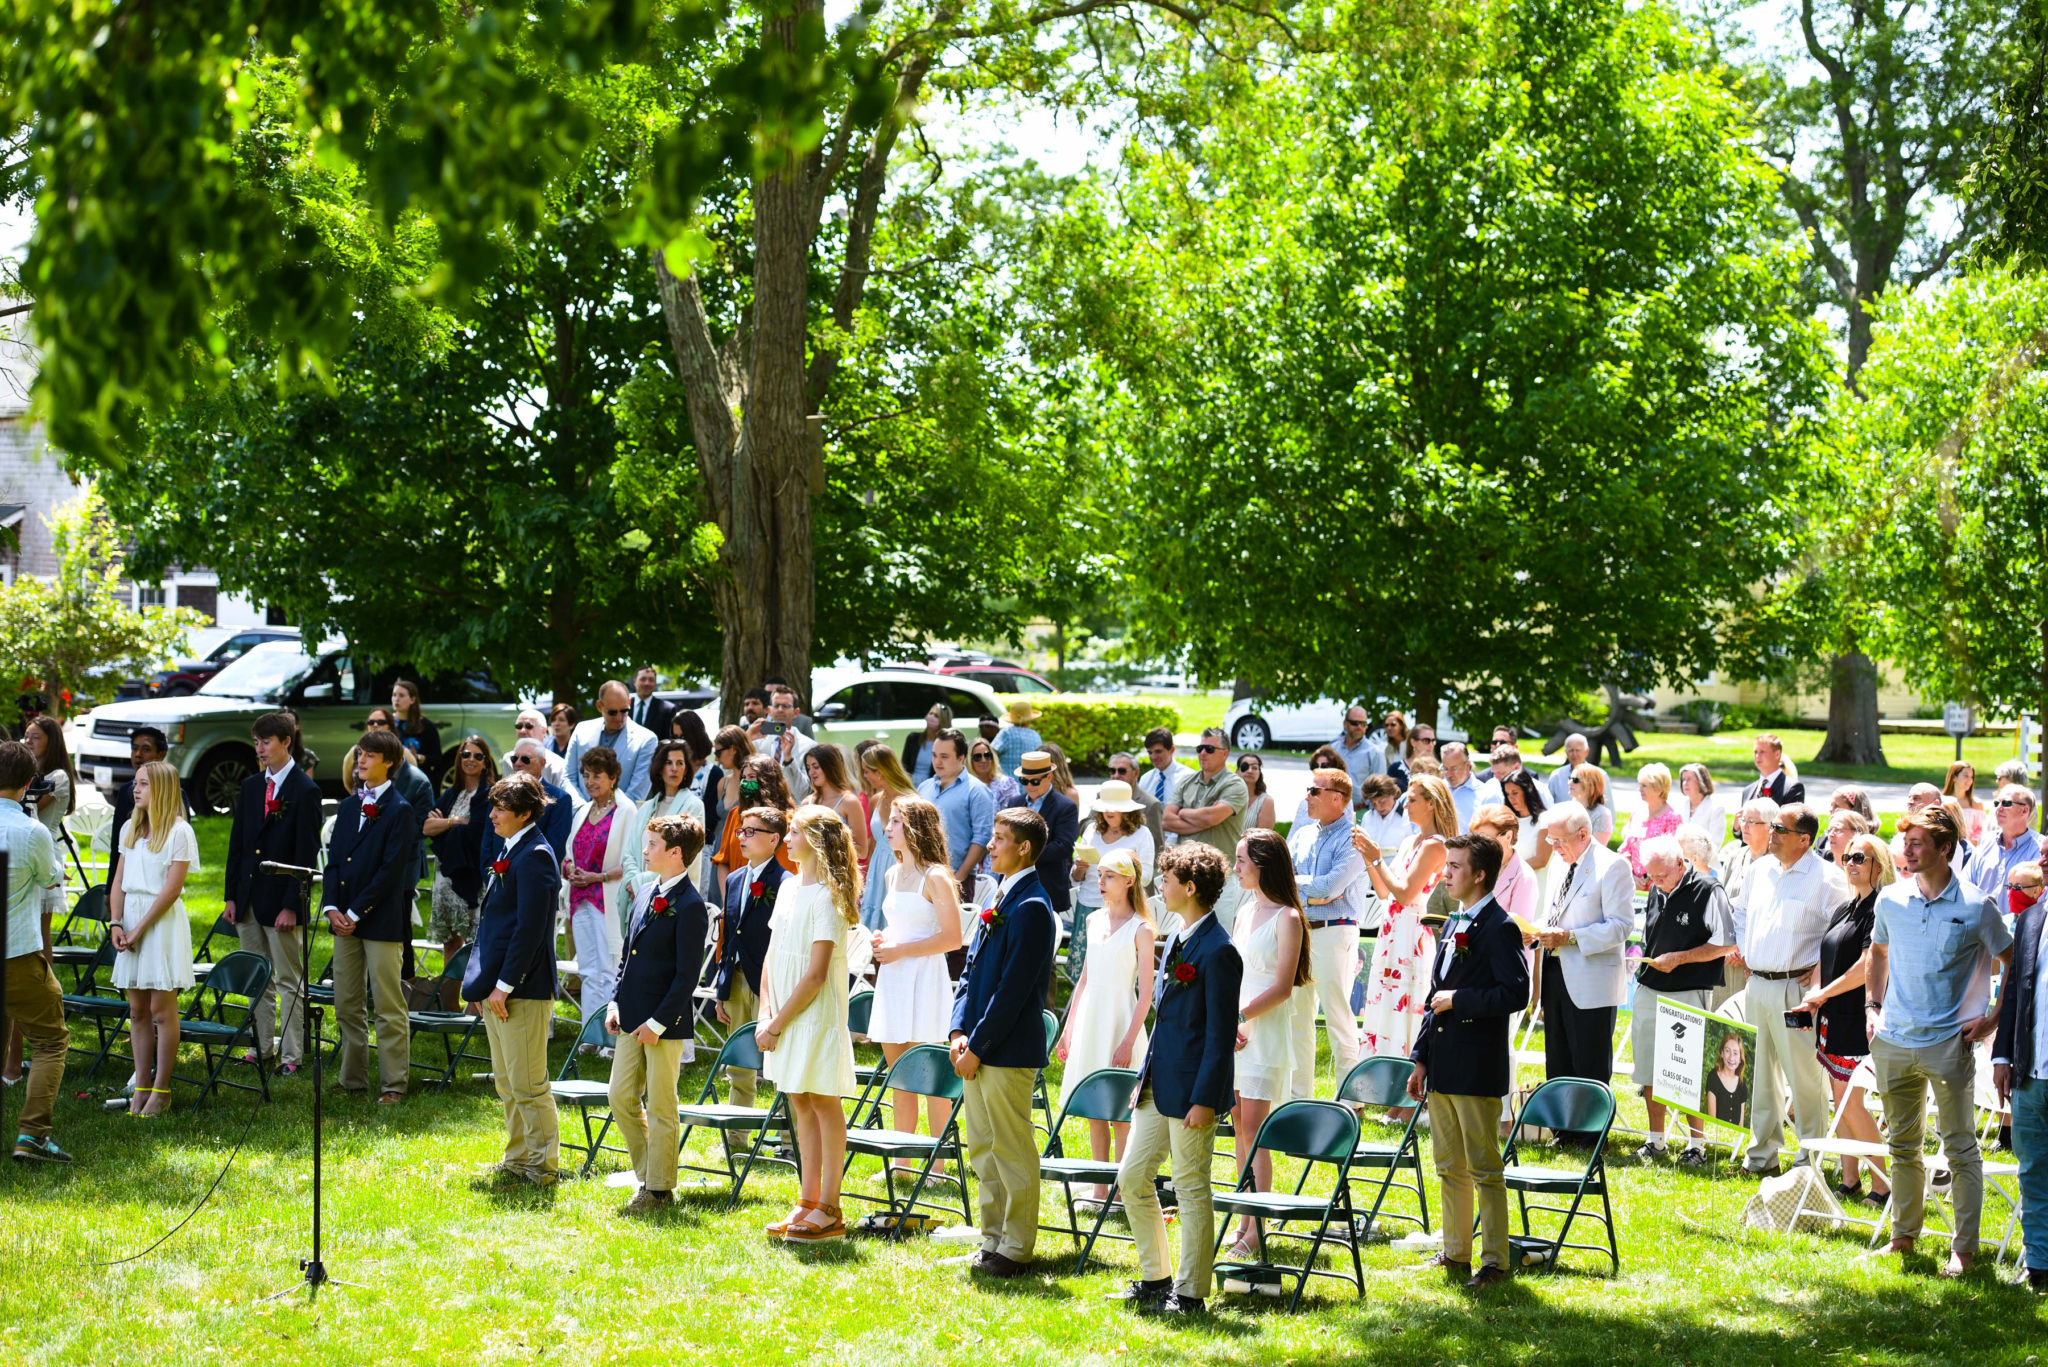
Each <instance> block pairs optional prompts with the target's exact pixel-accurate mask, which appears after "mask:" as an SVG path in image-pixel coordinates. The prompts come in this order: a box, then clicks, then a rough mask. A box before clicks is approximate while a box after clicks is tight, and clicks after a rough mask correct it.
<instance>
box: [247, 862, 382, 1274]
mask: <svg viewBox="0 0 2048 1367" xmlns="http://www.w3.org/2000/svg"><path fill="white" fill-rule="evenodd" d="M258 868H259V870H260V871H261V872H264V873H274V874H279V875H282V876H285V877H289V878H293V879H296V880H297V881H298V886H299V905H300V906H302V907H304V908H305V916H306V933H305V936H304V938H303V939H302V940H301V942H300V945H299V956H300V964H299V1021H300V1024H301V1026H302V1027H303V1028H304V1029H305V1030H306V1033H307V1037H308V1039H309V1040H310V1041H311V1043H312V1046H313V1256H312V1257H310V1258H301V1259H299V1270H300V1272H301V1273H302V1274H303V1275H302V1276H301V1278H300V1280H299V1281H298V1282H297V1283H295V1284H294V1285H291V1286H287V1287H285V1288H284V1289H283V1290H282V1291H273V1292H271V1293H270V1294H269V1295H268V1296H265V1297H264V1298H263V1299H265V1300H267V1301H274V1300H282V1299H283V1298H284V1297H286V1296H289V1295H291V1294H292V1293H293V1292H294V1291H297V1290H298V1289H299V1288H300V1287H301V1286H303V1287H304V1288H305V1289H306V1300H307V1302H308V1303H309V1304H310V1303H311V1302H313V1301H315V1300H318V1299H319V1297H320V1288H321V1287H323V1286H352V1287H355V1288H356V1289H357V1290H358V1291H360V1290H362V1289H363V1285H362V1283H360V1282H345V1281H340V1280H338V1279H336V1278H333V1277H329V1276H328V1275H327V1264H326V1263H325V1262H324V1261H323V1260H322V1259H321V1257H320V1208H321V1186H320V1131H321V1127H322V1121H323V1112H322V1101H323V1099H324V1098H325V1096H326V1093H327V1087H326V1085H325V1082H324V1080H323V1076H324V1074H323V1069H322V1066H321V1065H322V1062H323V1060H324V1059H325V1058H326V1051H325V1050H324V1049H323V1048H322V1047H321V1044H320V1028H321V1022H320V1006H319V1004H318V1003H317V1002H315V1001H314V1000H313V870H312V869H308V868H301V867H299V866H297V865H294V864H276V863H271V862H269V861H265V862H264V863H262V864H260V865H258Z"/></svg>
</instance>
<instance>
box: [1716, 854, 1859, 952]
mask: <svg viewBox="0 0 2048 1367" xmlns="http://www.w3.org/2000/svg"><path fill="white" fill-rule="evenodd" d="M1848 895H1849V884H1848V880H1847V879H1845V878H1843V876H1842V874H1841V871H1840V870H1838V869H1837V868H1836V867H1835V866H1834V865H1833V864H1830V863H1827V862H1826V861H1825V860H1823V859H1822V858H1821V857H1820V856H1819V855H1818V854H1816V853H1814V852H1813V851H1812V850H1808V851H1807V852H1806V853H1805V854H1803V855H1801V856H1800V857H1799V858H1798V859H1797V860H1795V861H1794V862H1793V864H1792V867H1791V868H1789V869H1788V868H1786V867H1785V865H1784V864H1783V863H1782V862H1780V861H1779V860H1778V858H1777V857H1776V856H1775V855H1767V856H1765V857H1764V858H1762V859H1759V860H1758V861H1757V862H1756V863H1755V864H1754V865H1752V866H1751V868H1750V871H1749V884H1748V886H1747V887H1746V888H1745V889H1744V893H1743V914H1742V915H1741V917H1740V918H1738V919H1739V924H1738V925H1737V926H1736V943H1737V947H1738V948H1739V949H1740V950H1741V951H1742V961H1743V962H1744V963H1745V964H1747V965H1748V966H1749V968H1750V971H1752V972H1762V973H1789V972H1791V971H1792V970H1794V969H1799V968H1811V967H1812V966H1813V965H1814V964H1816V963H1818V962H1819V961H1820V941H1821V936H1822V935H1823V934H1825V933H1826V931H1827V928H1828V919H1829V917H1830V916H1831V914H1832V913H1833V911H1834V908H1835V906H1836V905H1837V904H1838V903H1840V902H1841V901H1842V900H1843V899H1844V898H1845V897H1847V896H1848Z"/></svg>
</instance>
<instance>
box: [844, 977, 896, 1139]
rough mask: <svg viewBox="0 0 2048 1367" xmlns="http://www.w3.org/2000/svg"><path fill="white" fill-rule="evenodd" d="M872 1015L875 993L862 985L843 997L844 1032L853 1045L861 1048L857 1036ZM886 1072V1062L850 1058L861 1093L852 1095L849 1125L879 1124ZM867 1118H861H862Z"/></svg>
mask: <svg viewBox="0 0 2048 1367" xmlns="http://www.w3.org/2000/svg"><path fill="white" fill-rule="evenodd" d="M874 1015H875V994H874V992H873V991H872V990H871V989H866V988H863V989H862V990H861V991H859V992H856V993H854V994H853V995H852V996H851V997H848V998H847V999H846V1032H847V1033H848V1034H850V1035H852V1036H853V1037H854V1047H855V1048H856V1049H858V1048H860V1039H861V1037H862V1036H864V1035H866V1034H867V1032H868V1023H869V1022H870V1021H872V1020H873V1019H874ZM888 1071H889V1065H888V1063H887V1062H886V1061H884V1062H881V1063H862V1062H861V1061H860V1057H859V1055H858V1054H856V1055H855V1056H854V1060H853V1080H854V1081H855V1082H858V1083H859V1084H860V1095H859V1096H857V1097H854V1098H853V1116H852V1118H851V1119H849V1120H848V1121H847V1124H849V1125H879V1124H881V1123H882V1085H881V1084H882V1078H883V1077H884V1075H886V1074H887V1073H888ZM863 1115H865V1116H866V1117H867V1118H866V1119H865V1120H863V1119H862V1118H861V1117H862V1116H863Z"/></svg>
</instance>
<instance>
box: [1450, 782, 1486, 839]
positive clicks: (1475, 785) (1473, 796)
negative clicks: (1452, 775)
mask: <svg viewBox="0 0 2048 1367" xmlns="http://www.w3.org/2000/svg"><path fill="white" fill-rule="evenodd" d="M1448 781H1449V780H1446V782H1448ZM1451 802H1452V804H1453V805H1454V806H1456V807H1457V809H1458V834H1459V835H1463V834H1464V833H1465V832H1466V831H1469V830H1471V829H1472V809H1473V808H1474V807H1476V806H1478V804H1479V781H1478V780H1477V779H1475V778H1473V777H1472V775H1470V774H1467V775H1465V781H1464V782H1463V783H1460V784H1459V785H1458V786H1457V787H1455V788H1452V789H1451Z"/></svg>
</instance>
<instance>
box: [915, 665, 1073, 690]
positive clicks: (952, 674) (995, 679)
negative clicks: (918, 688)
mask: <svg viewBox="0 0 2048 1367" xmlns="http://www.w3.org/2000/svg"><path fill="white" fill-rule="evenodd" d="M936 672H937V673H939V674H941V675H943V676H945V677H946V678H949V679H972V680H974V681H975V682H976V683H982V684H987V685H988V686H989V687H990V688H992V689H994V690H995V691H996V692H998V693H1057V692H1059V690H1058V689H1057V688H1054V687H1053V686H1052V685H1051V684H1050V683H1048V682H1047V681H1046V678H1045V676H1044V675H1042V674H1034V673H1032V672H1031V671H1030V670H1028V669H1025V668H1024V667H1023V666H1021V665H1001V664H996V665H947V666H945V667H944V668H941V669H939V670H938V671H936Z"/></svg>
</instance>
